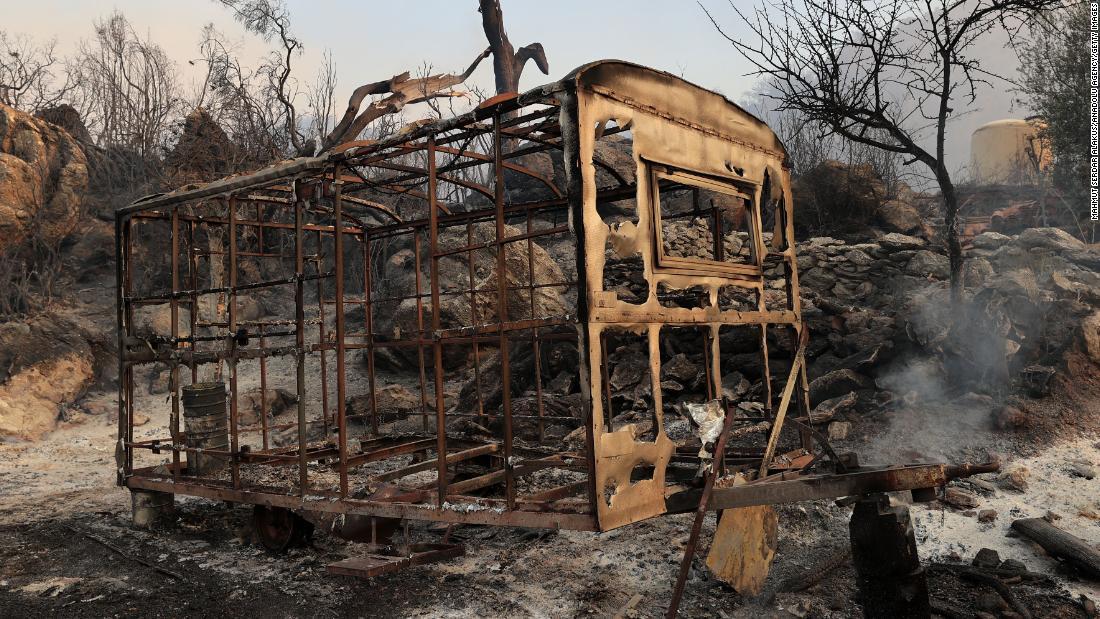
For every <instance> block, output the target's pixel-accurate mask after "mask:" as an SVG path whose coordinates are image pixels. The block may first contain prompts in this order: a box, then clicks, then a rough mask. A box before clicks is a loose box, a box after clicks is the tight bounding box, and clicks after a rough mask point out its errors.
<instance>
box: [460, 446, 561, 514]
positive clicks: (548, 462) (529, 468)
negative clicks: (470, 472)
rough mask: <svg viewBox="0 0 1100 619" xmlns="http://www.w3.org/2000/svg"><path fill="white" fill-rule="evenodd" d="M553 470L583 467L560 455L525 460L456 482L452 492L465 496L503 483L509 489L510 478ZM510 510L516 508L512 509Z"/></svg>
mask: <svg viewBox="0 0 1100 619" xmlns="http://www.w3.org/2000/svg"><path fill="white" fill-rule="evenodd" d="M552 468H564V469H579V468H581V467H579V466H574V465H570V464H568V463H566V462H565V461H564V459H563V458H562V456H561V455H560V454H559V455H556V456H550V457H548V458H539V459H535V460H524V461H522V462H519V463H518V464H515V465H514V466H511V467H509V466H507V464H506V465H505V468H504V469H498V470H495V471H490V472H488V473H485V474H484V475H479V476H477V477H472V478H470V479H465V480H463V481H459V482H455V483H453V484H451V489H450V492H451V494H464V493H467V492H472V491H474V490H481V489H482V488H488V487H490V486H495V485H497V484H499V483H500V482H502V481H503V482H505V486H506V487H507V482H508V478H509V477H513V478H515V477H523V476H524V475H530V474H531V473H536V472H538V471H541V470H543V469H552ZM513 483H514V479H513ZM505 501H506V502H508V501H507V499H505ZM514 503H515V499H513V500H512V501H511V502H510V504H513V505H514ZM509 509H514V508H511V507H510V508H509Z"/></svg>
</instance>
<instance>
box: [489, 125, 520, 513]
mask: <svg viewBox="0 0 1100 619" xmlns="http://www.w3.org/2000/svg"><path fill="white" fill-rule="evenodd" d="M493 174H494V177H495V182H494V184H493V199H494V202H495V203H496V217H495V220H496V248H497V325H498V327H497V332H498V333H499V334H500V375H501V383H502V384H501V386H500V388H501V394H502V397H501V400H502V402H501V407H502V410H503V413H504V494H505V499H506V502H507V505H508V509H515V506H516V478H515V470H514V469H513V464H514V463H513V460H512V376H511V374H512V372H511V367H510V365H509V358H508V331H507V330H506V329H505V325H506V323H507V322H508V274H507V270H508V260H507V256H506V252H507V245H505V244H504V243H503V242H502V241H501V239H503V238H504V237H505V231H504V143H503V140H502V139H501V130H500V113H499V112H497V113H495V114H493Z"/></svg>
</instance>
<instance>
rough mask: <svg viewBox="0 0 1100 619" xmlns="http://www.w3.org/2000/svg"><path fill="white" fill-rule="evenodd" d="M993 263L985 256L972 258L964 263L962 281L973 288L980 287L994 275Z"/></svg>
mask: <svg viewBox="0 0 1100 619" xmlns="http://www.w3.org/2000/svg"><path fill="white" fill-rule="evenodd" d="M994 274H995V272H994V271H993V265H992V264H990V263H989V261H988V260H986V259H985V258H971V259H969V260H967V261H966V262H964V263H963V268H962V283H963V285H964V286H968V287H971V288H980V287H982V286H984V285H985V284H986V283H987V282H989V281H990V278H992V277H993V276H994Z"/></svg>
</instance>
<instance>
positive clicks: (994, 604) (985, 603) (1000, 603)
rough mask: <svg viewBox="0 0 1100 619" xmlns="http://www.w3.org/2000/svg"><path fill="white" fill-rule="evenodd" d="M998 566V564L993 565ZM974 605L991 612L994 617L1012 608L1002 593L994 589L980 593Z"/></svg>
mask: <svg viewBox="0 0 1100 619" xmlns="http://www.w3.org/2000/svg"><path fill="white" fill-rule="evenodd" d="M993 567H996V566H993ZM974 607H975V608H977V609H978V610H981V611H985V612H987V613H990V615H991V616H993V617H999V616H1001V613H1002V612H1003V611H1006V610H1010V608H1009V606H1008V603H1007V602H1005V601H1004V598H1002V597H1001V596H1000V594H998V593H996V592H993V591H986V592H985V593H982V594H980V595H978V599H977V600H975V602H974Z"/></svg>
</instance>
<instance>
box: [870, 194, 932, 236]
mask: <svg viewBox="0 0 1100 619" xmlns="http://www.w3.org/2000/svg"><path fill="white" fill-rule="evenodd" d="M878 219H879V221H881V222H882V224H883V226H884V227H885V228H886V229H887V230H890V231H893V232H901V233H903V234H908V233H910V232H919V231H920V230H921V227H922V226H923V225H924V219H923V218H922V217H921V214H920V211H919V210H917V207H916V206H915V205H913V204H911V203H910V202H907V201H904V200H887V201H886V202H883V203H882V205H881V206H879V208H878Z"/></svg>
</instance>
